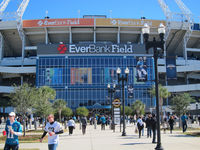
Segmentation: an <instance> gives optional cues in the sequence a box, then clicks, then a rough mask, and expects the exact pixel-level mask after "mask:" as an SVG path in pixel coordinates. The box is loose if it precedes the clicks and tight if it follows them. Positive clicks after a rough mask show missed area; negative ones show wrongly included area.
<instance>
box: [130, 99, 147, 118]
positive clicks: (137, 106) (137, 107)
mask: <svg viewBox="0 0 200 150" xmlns="http://www.w3.org/2000/svg"><path fill="white" fill-rule="evenodd" d="M132 109H133V113H134V114H136V116H137V117H138V116H140V115H143V114H144V112H145V111H144V110H145V105H144V103H143V102H142V101H141V100H136V101H135V102H134V103H133V104H132Z"/></svg>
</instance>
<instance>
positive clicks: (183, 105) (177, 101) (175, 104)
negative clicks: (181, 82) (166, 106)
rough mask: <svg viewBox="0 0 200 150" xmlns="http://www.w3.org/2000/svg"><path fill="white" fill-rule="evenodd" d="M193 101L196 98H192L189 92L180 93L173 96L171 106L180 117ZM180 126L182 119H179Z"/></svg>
mask: <svg viewBox="0 0 200 150" xmlns="http://www.w3.org/2000/svg"><path fill="white" fill-rule="evenodd" d="M191 102H195V100H194V99H192V97H191V96H190V95H189V94H188V93H183V94H179V95H176V96H174V97H173V98H172V106H171V108H172V110H174V111H175V113H176V115H177V116H178V117H179V118H180V116H181V115H182V114H184V113H186V112H187V108H188V106H189V105H190V103H191ZM179 128H180V119H179Z"/></svg>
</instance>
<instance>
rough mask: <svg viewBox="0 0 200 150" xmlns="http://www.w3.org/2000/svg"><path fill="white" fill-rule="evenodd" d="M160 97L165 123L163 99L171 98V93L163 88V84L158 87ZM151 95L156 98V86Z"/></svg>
mask: <svg viewBox="0 0 200 150" xmlns="http://www.w3.org/2000/svg"><path fill="white" fill-rule="evenodd" d="M158 91H159V93H158V95H159V107H160V113H161V122H163V112H162V106H163V99H164V98H168V97H170V96H171V93H170V92H168V90H167V88H165V87H163V86H162V85H161V84H159V85H158ZM150 93H151V95H152V96H156V91H155V86H154V87H152V89H151V90H150Z"/></svg>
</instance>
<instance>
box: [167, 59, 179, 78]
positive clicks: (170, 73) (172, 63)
mask: <svg viewBox="0 0 200 150" xmlns="http://www.w3.org/2000/svg"><path fill="white" fill-rule="evenodd" d="M166 73H167V79H168V80H170V79H176V78H177V76H176V56H168V57H167V59H166Z"/></svg>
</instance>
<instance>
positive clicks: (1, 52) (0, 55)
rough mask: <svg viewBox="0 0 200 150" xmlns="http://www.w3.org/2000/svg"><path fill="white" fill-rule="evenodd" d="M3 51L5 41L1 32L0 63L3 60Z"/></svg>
mask: <svg viewBox="0 0 200 150" xmlns="http://www.w3.org/2000/svg"><path fill="white" fill-rule="evenodd" d="M3 50H4V40H3V35H2V34H1V32H0V61H1V60H2V58H3Z"/></svg>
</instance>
